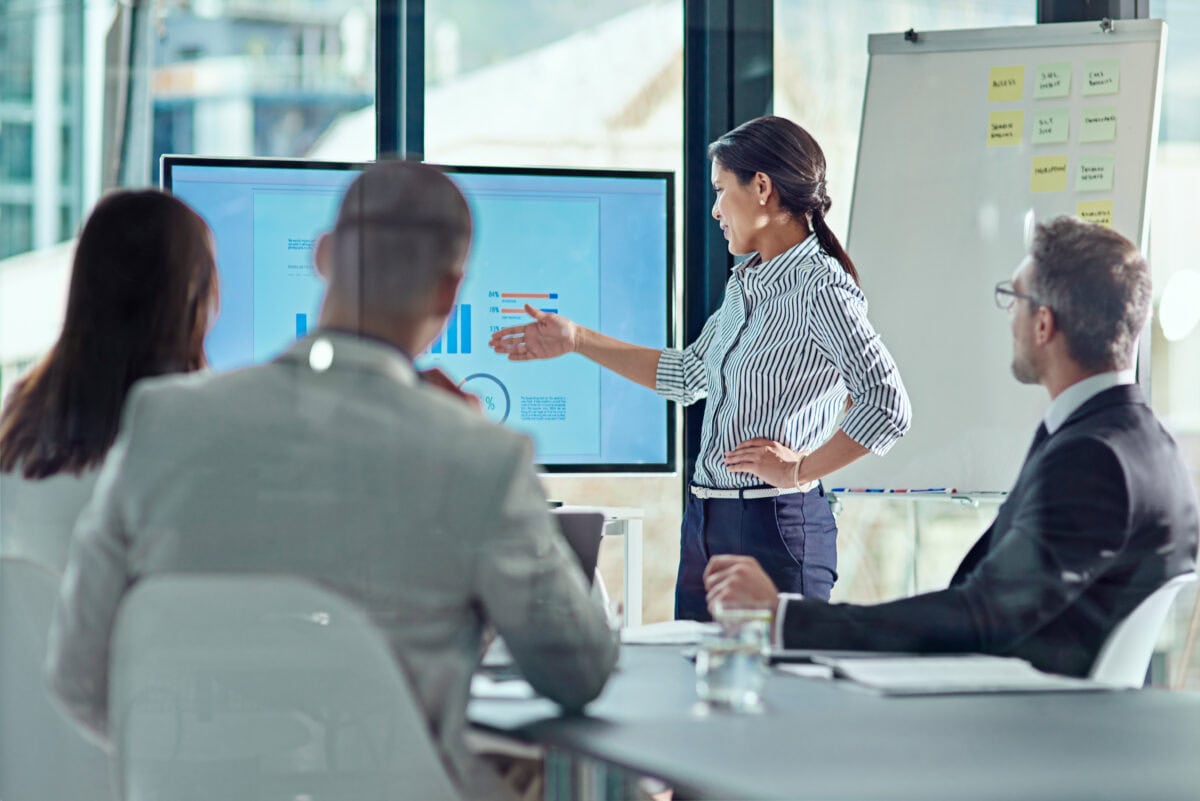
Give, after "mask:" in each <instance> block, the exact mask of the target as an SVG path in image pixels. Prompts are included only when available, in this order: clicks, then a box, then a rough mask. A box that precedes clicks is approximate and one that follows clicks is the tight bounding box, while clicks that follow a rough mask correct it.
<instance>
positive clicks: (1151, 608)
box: [1089, 573, 1196, 687]
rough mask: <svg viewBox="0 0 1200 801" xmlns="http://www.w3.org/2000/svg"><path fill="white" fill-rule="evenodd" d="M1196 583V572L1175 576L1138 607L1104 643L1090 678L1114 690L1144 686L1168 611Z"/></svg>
mask: <svg viewBox="0 0 1200 801" xmlns="http://www.w3.org/2000/svg"><path fill="white" fill-rule="evenodd" d="M1194 581H1196V574H1195V573H1184V574H1183V575H1180V576H1176V577H1175V578H1173V579H1171V580H1170V581H1168V582H1167V583H1166V584H1164V585H1162V586H1161V587H1159V588H1158V589H1157V590H1155V591H1154V592H1153V593H1151V595H1150V596H1149V597H1148V598H1146V600H1144V601H1142V602H1141V603H1140V604H1138V606H1137V608H1136V609H1134V610H1133V611H1132V612H1130V613H1129V615H1128V616H1127V617H1126V618H1125V619H1124V620H1122V621H1121V622H1120V623H1119V624H1118V625H1117V627H1116V628H1115V629H1113V631H1112V633H1111V634H1109V635H1108V639H1107V640H1105V641H1104V645H1103V646H1102V647H1101V648H1100V654H1099V656H1097V657H1096V661H1095V663H1094V664H1093V665H1092V670H1091V673H1090V674H1089V678H1090V679H1092V681H1098V682H1100V683H1101V684H1107V685H1109V686H1111V687H1141V686H1142V685H1143V684H1144V683H1145V681H1146V671H1147V669H1148V668H1149V667H1150V657H1151V656H1153V654H1154V646H1155V644H1156V643H1157V642H1158V635H1159V632H1160V631H1161V630H1162V626H1163V621H1164V620H1166V617H1167V612H1168V611H1170V609H1171V604H1172V603H1174V601H1175V596H1176V595H1178V594H1179V591H1180V590H1181V589H1182V588H1183V587H1184V586H1186V585H1188V584H1191V583H1192V582H1194Z"/></svg>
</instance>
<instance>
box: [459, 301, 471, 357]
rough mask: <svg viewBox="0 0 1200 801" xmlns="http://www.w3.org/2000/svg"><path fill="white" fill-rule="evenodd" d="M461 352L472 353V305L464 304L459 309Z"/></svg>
mask: <svg viewBox="0 0 1200 801" xmlns="http://www.w3.org/2000/svg"><path fill="white" fill-rule="evenodd" d="M458 327H459V346H460V347H459V350H460V351H462V352H463V353H470V352H471V305H470V304H469V303H464V304H462V305H461V306H459V307H458Z"/></svg>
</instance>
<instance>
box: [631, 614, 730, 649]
mask: <svg viewBox="0 0 1200 801" xmlns="http://www.w3.org/2000/svg"><path fill="white" fill-rule="evenodd" d="M720 630H721V627H720V626H718V625H717V624H716V623H700V622H699V621H696V620H668V621H666V622H664V623H647V624H646V625H644V626H627V627H625V628H623V629H621V642H622V643H623V644H624V645H698V644H699V643H700V640H702V639H703V638H704V637H705V636H708V635H711V634H716V633H717V632H719V631H720Z"/></svg>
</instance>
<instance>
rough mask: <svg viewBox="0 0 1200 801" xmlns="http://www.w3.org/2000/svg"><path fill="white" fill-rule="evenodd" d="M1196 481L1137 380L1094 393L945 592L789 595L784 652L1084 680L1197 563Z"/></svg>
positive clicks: (1036, 450) (1043, 450) (1030, 463)
mask: <svg viewBox="0 0 1200 801" xmlns="http://www.w3.org/2000/svg"><path fill="white" fill-rule="evenodd" d="M1198 531H1200V523H1198V518H1197V509H1196V499H1195V494H1194V491H1193V487H1192V482H1191V479H1190V477H1189V476H1188V472H1187V470H1186V468H1185V467H1184V465H1183V462H1182V461H1181V459H1180V457H1179V454H1178V452H1177V449H1176V447H1175V442H1174V441H1173V440H1172V439H1171V436H1170V435H1169V434H1168V433H1167V432H1166V431H1165V430H1164V429H1163V428H1162V426H1161V425H1160V424H1159V422H1158V420H1157V419H1156V418H1155V417H1154V414H1153V412H1151V411H1150V407H1149V406H1148V405H1147V404H1146V401H1145V399H1144V398H1143V397H1142V394H1141V391H1140V390H1139V389H1138V388H1137V387H1135V386H1118V387H1113V388H1111V389H1108V390H1105V391H1103V392H1100V393H1099V394H1097V395H1095V396H1093V397H1092V398H1091V399H1089V400H1088V401H1087V402H1086V403H1084V404H1083V405H1082V406H1081V407H1079V408H1078V409H1077V410H1076V411H1075V412H1074V413H1073V414H1072V415H1071V416H1070V417H1068V418H1067V420H1066V421H1065V422H1064V423H1063V425H1062V426H1061V427H1060V428H1059V429H1058V430H1057V431H1055V432H1054V434H1052V435H1051V436H1050V437H1048V438H1046V439H1044V440H1043V441H1042V442H1040V443H1039V442H1036V441H1035V444H1034V446H1033V447H1032V448H1031V449H1030V452H1029V455H1028V456H1027V457H1026V458H1025V464H1024V465H1022V467H1021V472H1020V474H1019V475H1018V476H1017V482H1016V484H1015V485H1014V486H1013V488H1012V491H1011V492H1010V493H1009V496H1008V499H1007V500H1006V501H1005V502H1004V504H1003V505H1002V506H1001V507H1000V511H999V513H998V514H997V515H996V520H995V522H993V523H992V525H991V527H990V528H988V530H987V531H986V532H984V534H983V536H982V537H980V539H979V541H978V542H976V543H975V545H974V547H972V548H971V551H970V552H969V553H968V554H967V557H966V559H964V560H963V563H962V564H961V565H960V566H959V568H958V571H957V572H956V573H955V575H954V578H953V580H951V582H950V587H949V588H948V589H945V590H941V591H938V592H931V593H926V594H923V595H917V596H914V597H911V598H905V599H902V600H898V601H893V602H890V603H885V604H879V605H875V606H859V605H854V604H832V605H830V604H824V603H821V602H819V601H814V600H808V599H805V600H796V601H792V602H791V603H789V604H788V606H787V611H786V613H785V617H784V621H783V626H784V628H783V641H784V645H785V646H786V647H788V648H829V649H850V650H867V651H912V652H931V653H964V652H974V653H986V654H999V655H1005V656H1018V657H1021V658H1023V659H1027V660H1029V661H1030V662H1031V663H1032V664H1033V665H1034V666H1035V667H1038V668H1040V669H1042V670H1046V671H1051V672H1054V673H1063V674H1066V675H1071V676H1084V675H1087V673H1088V671H1089V670H1090V668H1091V666H1092V663H1093V662H1094V661H1095V659H1096V656H1097V655H1098V654H1099V652H1100V647H1101V646H1102V645H1103V643H1104V640H1105V638H1106V637H1107V636H1108V634H1109V633H1110V632H1111V631H1112V630H1113V628H1115V627H1116V625H1117V624H1118V623H1120V622H1121V620H1122V619H1123V618H1124V617H1125V616H1126V615H1128V614H1129V613H1130V612H1131V611H1133V609H1134V608H1135V607H1136V606H1137V605H1138V603H1140V602H1141V601H1142V600H1143V599H1145V598H1146V597H1147V596H1148V595H1150V594H1151V593H1152V592H1154V590H1155V589H1157V588H1158V587H1159V586H1161V585H1162V584H1163V583H1165V582H1166V581H1167V580H1168V579H1170V578H1172V577H1174V576H1177V575H1179V574H1181V573H1185V572H1188V571H1190V570H1194V569H1195V558H1196V543H1197V535H1198Z"/></svg>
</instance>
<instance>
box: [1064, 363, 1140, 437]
mask: <svg viewBox="0 0 1200 801" xmlns="http://www.w3.org/2000/svg"><path fill="white" fill-rule="evenodd" d="M1133 381H1134V379H1133V370H1116V371H1113V372H1110V373H1098V374H1097V375H1094V376H1089V377H1088V378H1085V379H1083V380H1082V381H1077V382H1075V383H1074V384H1072V385H1071V386H1069V387H1067V388H1066V389H1064V390H1063V391H1062V392H1060V393H1059V394H1058V397H1057V398H1055V399H1054V400H1053V401H1051V403H1050V408H1048V409H1046V416H1045V417H1044V418H1043V422H1044V423H1045V424H1046V431H1047V433H1050V434H1053V433H1054V432H1055V431H1057V430H1058V429H1059V428H1061V427H1062V424H1063V423H1065V422H1066V421H1067V418H1068V417H1070V416H1071V415H1072V414H1073V413H1074V412H1075V410H1076V409H1078V408H1079V407H1080V406H1082V405H1083V404H1085V403H1087V402H1088V401H1089V400H1091V399H1092V398H1093V397H1094V396H1096V395H1099V394H1100V393H1101V392H1103V391H1104V390H1106V389H1112V388H1113V387H1117V386H1121V385H1124V384H1132V383H1133Z"/></svg>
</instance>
